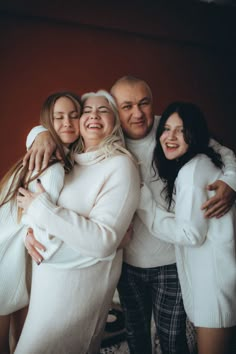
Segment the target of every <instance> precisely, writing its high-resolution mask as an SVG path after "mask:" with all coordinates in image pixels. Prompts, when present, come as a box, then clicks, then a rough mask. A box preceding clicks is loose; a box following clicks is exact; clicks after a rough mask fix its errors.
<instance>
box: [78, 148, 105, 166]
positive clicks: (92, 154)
mask: <svg viewBox="0 0 236 354" xmlns="http://www.w3.org/2000/svg"><path fill="white" fill-rule="evenodd" d="M103 159H104V154H103V153H101V151H100V150H95V151H88V152H82V153H80V154H75V161H76V162H77V163H78V164H79V165H92V164H95V163H97V162H99V161H101V160H103Z"/></svg>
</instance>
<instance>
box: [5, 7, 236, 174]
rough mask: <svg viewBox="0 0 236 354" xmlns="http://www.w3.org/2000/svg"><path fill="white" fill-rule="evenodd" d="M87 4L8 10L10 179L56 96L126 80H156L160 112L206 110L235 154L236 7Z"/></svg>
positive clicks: (7, 145)
mask: <svg viewBox="0 0 236 354" xmlns="http://www.w3.org/2000/svg"><path fill="white" fill-rule="evenodd" d="M78 2H79V1H77V2H75V1H73V0H71V1H69V0H67V2H62V3H63V4H65V5H64V7H63V6H59V5H58V2H56V1H53V0H51V1H50V2H44V1H43V0H41V1H40V2H38V1H36V2H32V3H33V5H34V6H33V5H32V4H31V2H30V1H22V3H23V5H22V3H21V5H19V4H18V2H17V1H16V0H15V1H11V0H9V1H8V2H7V4H5V5H3V4H0V82H1V95H0V107H1V108H0V112H1V139H0V149H1V165H0V174H1V175H2V174H3V172H5V171H6V169H7V168H8V167H10V165H11V164H12V163H13V162H14V161H15V160H16V159H17V158H18V157H20V156H21V155H22V154H23V153H24V151H25V147H24V142H25V138H26V135H27V132H28V131H29V129H30V128H31V127H32V126H34V125H35V124H37V123H38V119H39V110H40V106H41V104H42V102H43V100H44V99H45V98H46V96H47V95H48V94H49V93H51V92H53V91H58V90H61V89H69V90H73V91H76V92H78V93H83V92H85V91H91V90H97V89H99V88H105V89H108V90H109V88H110V86H111V85H112V83H113V82H114V81H115V80H116V79H117V78H119V77H120V76H122V75H126V74H132V75H136V76H139V77H141V78H144V79H145V80H147V81H148V83H149V84H150V86H151V88H152V89H153V94H154V102H155V103H154V104H155V111H156V113H157V114H160V113H161V111H162V110H163V108H164V107H165V106H166V105H167V104H168V103H169V102H170V101H172V100H176V99H184V100H191V101H194V102H195V103H197V104H199V105H200V106H201V107H202V109H203V110H204V111H205V112H206V114H207V118H208V122H209V126H210V129H211V130H212V132H213V133H214V134H215V135H217V136H218V138H221V139H222V141H223V143H224V144H225V145H228V146H229V147H231V148H233V149H235V150H236V142H235V138H234V133H235V127H236V125H235V117H236V109H235V104H234V102H235V98H236V95H235V94H236V90H235V83H236V71H235V62H236V49H235V43H236V32H235V27H234V26H235V18H236V9H235V8H232V9H230V8H225V9H223V8H219V7H217V6H210V5H209V4H201V5H200V4H195V3H194V2H192V3H191V2H190V4H189V3H188V6H187V7H186V6H185V7H183V6H180V5H178V6H177V5H176V4H175V5H171V3H170V4H169V5H168V6H167V5H166V4H165V5H164V4H162V2H160V4H159V5H158V4H154V3H153V2H151V1H148V0H146V2H142V1H137V3H135V2H127V1H126V2H125V1H119V2H118V1H116V2H114V3H113V2H112V1H110V2H109V3H108V2H106V1H104V2H102V1H101V2H95V1H94V2H91V1H88V0H87V2H86V4H78ZM39 4H40V6H39ZM134 4H135V6H134ZM144 4H146V5H145V6H144ZM233 19H234V20H233Z"/></svg>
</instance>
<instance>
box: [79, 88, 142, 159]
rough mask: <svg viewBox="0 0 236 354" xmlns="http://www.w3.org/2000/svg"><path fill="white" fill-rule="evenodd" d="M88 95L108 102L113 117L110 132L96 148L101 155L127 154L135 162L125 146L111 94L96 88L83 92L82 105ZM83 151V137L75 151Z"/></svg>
mask: <svg viewBox="0 0 236 354" xmlns="http://www.w3.org/2000/svg"><path fill="white" fill-rule="evenodd" d="M89 97H104V98H105V99H106V100H107V102H108V103H109V105H110V107H111V109H112V112H113V114H114V117H115V125H114V128H113V130H112V132H111V134H109V135H108V136H107V137H105V138H104V139H103V140H102V141H101V142H100V144H99V145H98V150H100V152H101V155H103V156H104V157H105V158H107V157H110V156H114V155H127V156H129V157H130V158H131V159H132V160H133V161H134V162H135V163H136V160H135V158H134V157H133V155H132V154H131V153H130V152H129V151H128V150H127V149H126V148H125V139H124V134H123V131H122V128H121V125H120V118H119V113H118V109H117V106H116V102H115V100H114V98H113V97H112V95H111V94H110V93H109V92H107V91H105V90H98V91H97V92H88V93H85V94H84V95H82V97H81V100H82V104H83V105H84V103H85V102H86V101H87V99H88V98H89ZM83 151H84V143H83V139H80V141H79V143H78V149H77V151H76V152H77V153H81V152H83Z"/></svg>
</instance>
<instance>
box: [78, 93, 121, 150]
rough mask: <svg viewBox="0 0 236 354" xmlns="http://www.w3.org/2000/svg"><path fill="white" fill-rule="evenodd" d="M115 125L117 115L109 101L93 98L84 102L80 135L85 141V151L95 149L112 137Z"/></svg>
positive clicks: (97, 97)
mask: <svg viewBox="0 0 236 354" xmlns="http://www.w3.org/2000/svg"><path fill="white" fill-rule="evenodd" d="M114 125H115V115H114V112H113V111H112V109H111V106H110V105H109V103H108V101H107V99H106V98H105V97H103V96H91V97H88V98H87V100H86V101H85V102H84V108H83V114H82V116H81V118H80V133H81V136H82V137H83V140H84V145H85V151H86V150H87V149H88V148H91V147H95V146H97V145H99V144H100V143H101V141H102V140H103V139H104V138H105V137H107V136H108V135H110V134H111V133H112V131H113V128H114Z"/></svg>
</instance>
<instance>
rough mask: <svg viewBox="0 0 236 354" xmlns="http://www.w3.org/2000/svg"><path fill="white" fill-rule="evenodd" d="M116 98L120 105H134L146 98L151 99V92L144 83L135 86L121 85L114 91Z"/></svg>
mask: <svg viewBox="0 0 236 354" xmlns="http://www.w3.org/2000/svg"><path fill="white" fill-rule="evenodd" d="M114 96H115V98H116V99H117V101H118V102H119V103H123V102H129V103H130V102H131V103H132V102H133V103H134V102H139V101H141V100H143V99H145V98H151V94H150V91H149V89H148V87H147V86H146V85H145V84H144V83H143V82H138V83H135V84H129V83H120V84H119V85H118V86H117V87H116V88H115V90H114Z"/></svg>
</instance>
